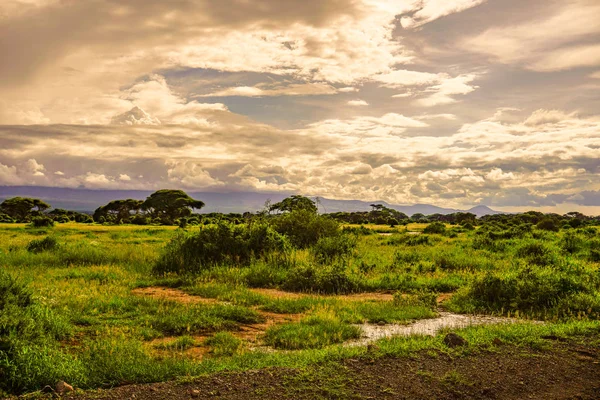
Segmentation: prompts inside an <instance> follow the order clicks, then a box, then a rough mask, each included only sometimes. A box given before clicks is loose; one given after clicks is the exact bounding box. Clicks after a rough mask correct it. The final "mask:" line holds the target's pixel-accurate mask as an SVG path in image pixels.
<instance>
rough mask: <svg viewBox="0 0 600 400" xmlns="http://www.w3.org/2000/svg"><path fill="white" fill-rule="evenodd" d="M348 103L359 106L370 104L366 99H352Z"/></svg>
mask: <svg viewBox="0 0 600 400" xmlns="http://www.w3.org/2000/svg"><path fill="white" fill-rule="evenodd" d="M348 105H349V106H358V107H360V106H368V105H369V103H367V102H366V101H364V100H350V101H349V102H348Z"/></svg>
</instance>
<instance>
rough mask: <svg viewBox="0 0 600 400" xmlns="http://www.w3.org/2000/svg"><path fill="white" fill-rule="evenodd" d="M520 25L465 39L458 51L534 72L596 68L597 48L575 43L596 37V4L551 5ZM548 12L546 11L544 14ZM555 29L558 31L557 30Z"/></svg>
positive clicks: (576, 0)
mask: <svg viewBox="0 0 600 400" xmlns="http://www.w3.org/2000/svg"><path fill="white" fill-rule="evenodd" d="M544 11H546V12H542V13H533V11H532V16H531V18H528V19H525V20H523V22H515V23H513V24H510V23H509V24H503V25H502V26H498V27H493V28H489V29H487V30H485V31H484V32H482V33H480V34H477V35H475V36H473V37H469V38H466V39H464V40H463V41H462V44H461V46H462V49H463V50H466V51H469V52H478V53H481V54H485V55H488V56H489V57H491V58H493V59H494V60H497V61H499V62H501V63H506V64H522V65H524V66H525V67H526V68H529V69H531V70H534V71H557V70H566V69H571V68H576V67H581V66H594V65H600V56H599V54H600V53H599V52H600V48H599V47H598V45H596V44H581V43H578V41H581V40H584V39H586V38H589V37H593V36H594V35H598V34H600V25H598V23H597V21H598V20H599V19H600V4H599V3H598V2H596V1H589V0H570V1H564V2H551V3H549V4H548V8H547V9H545V10H544ZM548 11H549V12H548ZM557 27H558V28H557Z"/></svg>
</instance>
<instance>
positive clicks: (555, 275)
mask: <svg viewBox="0 0 600 400" xmlns="http://www.w3.org/2000/svg"><path fill="white" fill-rule="evenodd" d="M599 280H600V277H599V276H597V274H595V275H594V274H589V273H587V272H585V271H583V270H579V269H572V270H569V269H564V270H563V269H556V268H549V267H539V266H519V267H517V268H515V269H511V270H509V271H505V272H500V271H493V272H488V273H486V274H485V275H483V276H479V277H476V278H475V279H474V280H473V281H472V282H471V283H470V284H469V285H468V286H467V287H466V288H465V289H463V290H461V291H459V293H458V294H456V295H455V296H454V297H453V298H452V300H451V303H452V304H453V305H455V306H457V308H458V310H460V311H466V312H473V311H495V312H498V311H501V312H509V311H513V312H514V311H520V312H522V313H526V314H527V313H533V314H534V315H540V314H543V315H550V316H552V315H562V316H564V315H565V314H568V313H576V312H578V311H583V312H589V311H592V312H594V313H598V312H600V298H598V295H597V292H596V291H597V288H598V285H599V283H600V282H599ZM583 295H585V296H584V297H581V296H583ZM573 298H577V299H579V300H581V299H582V298H587V299H588V300H590V299H591V300H590V301H587V302H581V301H579V302H578V303H575V302H573V303H571V302H570V301H569V300H570V299H573Z"/></svg>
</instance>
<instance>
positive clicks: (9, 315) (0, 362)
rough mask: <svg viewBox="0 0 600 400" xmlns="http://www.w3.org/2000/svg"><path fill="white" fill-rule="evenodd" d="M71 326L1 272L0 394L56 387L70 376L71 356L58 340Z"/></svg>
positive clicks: (62, 337)
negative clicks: (60, 378) (61, 349)
mask: <svg viewBox="0 0 600 400" xmlns="http://www.w3.org/2000/svg"><path fill="white" fill-rule="evenodd" d="M70 329H71V328H70V325H69V323H68V322H67V321H66V320H65V319H63V318H61V317H59V316H57V315H54V314H53V313H52V312H51V311H50V310H49V309H48V308H46V307H44V306H42V305H40V304H38V302H37V301H36V300H35V298H34V297H33V294H32V292H31V290H30V289H29V288H28V287H27V286H26V285H24V284H23V283H21V282H19V281H18V280H16V279H15V278H13V277H12V276H11V275H9V274H7V273H5V272H3V271H1V270H0V392H1V391H3V390H4V391H6V392H9V393H21V392H23V391H28V390H38V389H41V387H43V385H53V384H54V383H56V379H58V378H59V377H60V376H59V373H62V374H63V376H67V375H70V373H71V369H72V368H73V366H70V365H72V361H73V360H72V359H71V358H70V356H68V355H65V354H63V353H61V351H60V347H59V346H58V343H57V340H60V339H64V338H66V337H67V336H68V335H70Z"/></svg>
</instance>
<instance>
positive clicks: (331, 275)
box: [283, 264, 361, 294]
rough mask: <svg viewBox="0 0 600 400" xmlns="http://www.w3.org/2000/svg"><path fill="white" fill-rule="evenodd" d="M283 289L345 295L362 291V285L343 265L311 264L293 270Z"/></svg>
mask: <svg viewBox="0 0 600 400" xmlns="http://www.w3.org/2000/svg"><path fill="white" fill-rule="evenodd" d="M283 288H284V289H286V290H290V291H297V292H313V293H324V294H345V293H355V292H358V291H360V289H361V285H360V283H359V282H358V280H357V279H355V278H354V277H352V276H350V274H349V273H348V271H347V270H346V269H345V268H344V266H343V265H342V264H336V265H333V266H329V267H316V266H314V265H311V264H309V265H302V266H298V267H296V268H295V269H293V270H291V271H290V272H289V274H288V276H287V278H286V281H285V282H284V284H283Z"/></svg>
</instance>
